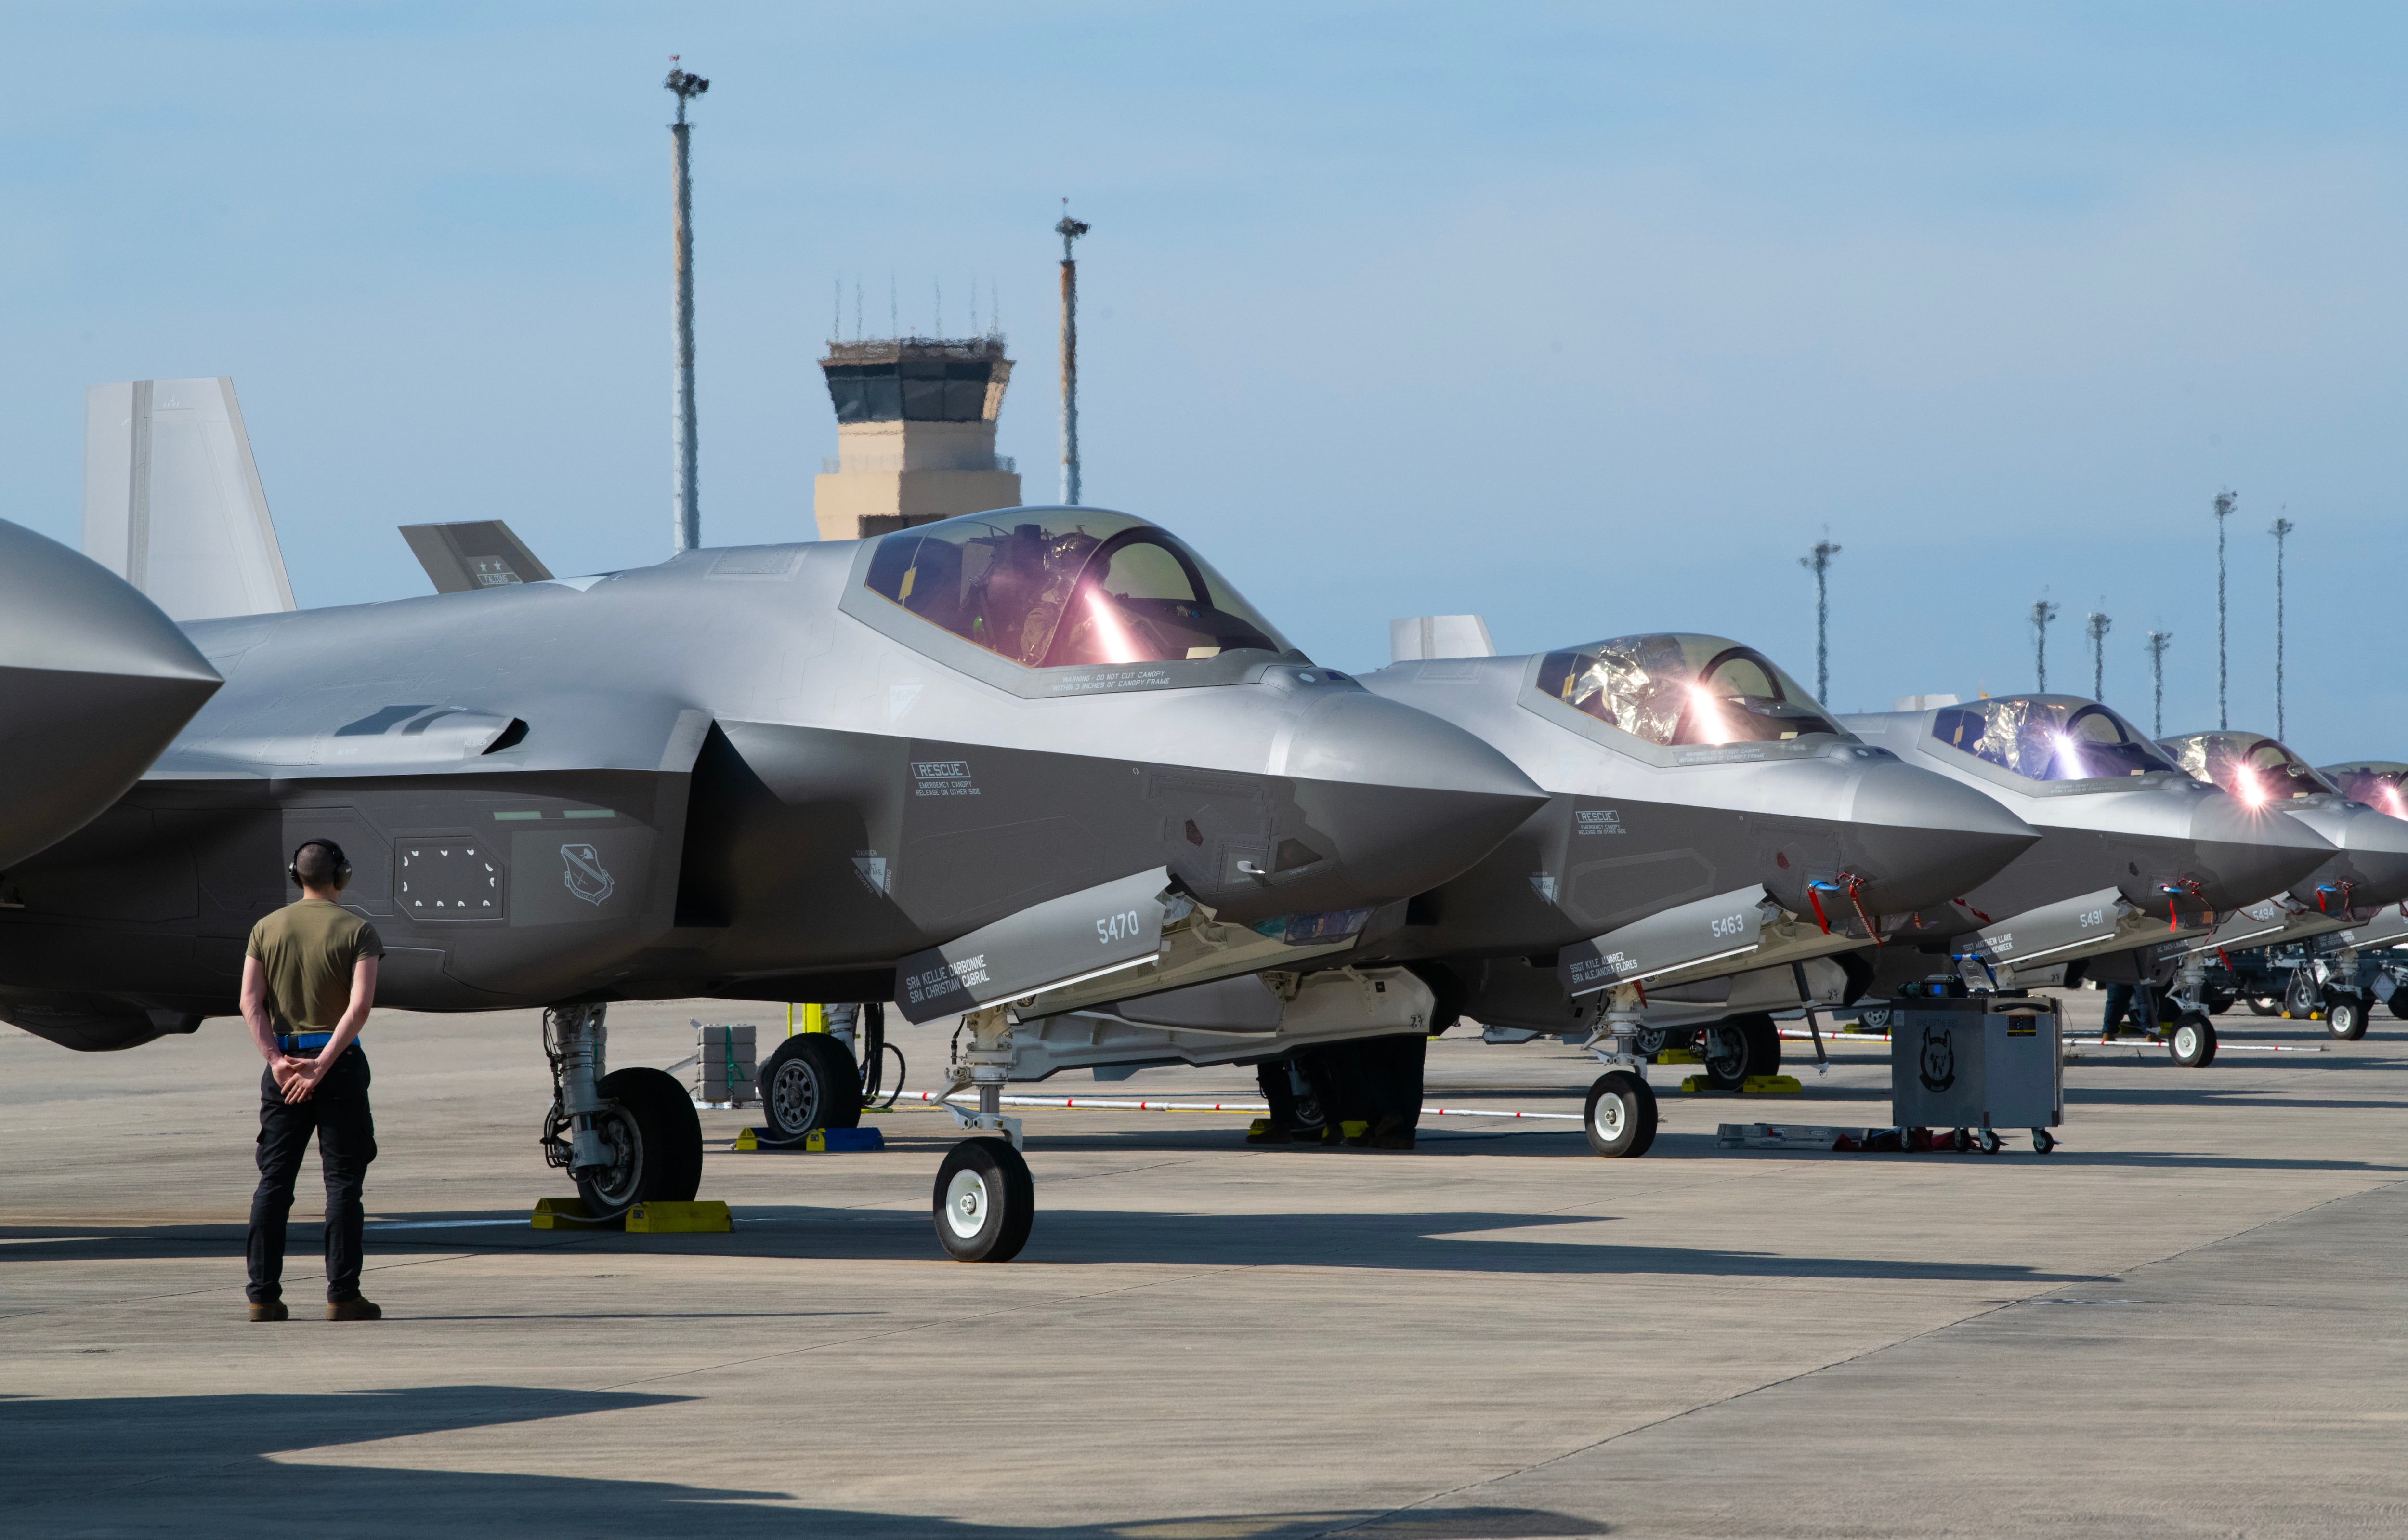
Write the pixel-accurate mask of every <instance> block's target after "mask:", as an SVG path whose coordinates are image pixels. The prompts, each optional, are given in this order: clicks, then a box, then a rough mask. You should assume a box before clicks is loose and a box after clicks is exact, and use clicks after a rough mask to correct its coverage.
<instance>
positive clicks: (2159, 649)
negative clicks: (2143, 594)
mask: <svg viewBox="0 0 2408 1540" xmlns="http://www.w3.org/2000/svg"><path fill="white" fill-rule="evenodd" d="M2173 639H2174V634H2173V633H2172V632H2171V631H2151V632H2150V633H2149V680H2150V683H2151V684H2152V685H2153V686H2154V687H2155V689H2156V700H2155V705H2154V708H2153V714H2152V715H2151V716H2150V718H2149V736H2150V737H2151V738H2163V737H2164V736H2165V735H2166V643H2167V642H2169V641H2171V640H2173Z"/></svg>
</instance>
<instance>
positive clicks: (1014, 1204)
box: [935, 1138, 1037, 1262]
mask: <svg viewBox="0 0 2408 1540" xmlns="http://www.w3.org/2000/svg"><path fill="white" fill-rule="evenodd" d="M935 1206H936V1217H937V1244H938V1245H941V1246H943V1247H944V1248H945V1253H946V1255H948V1256H950V1257H952V1258H953V1260H955V1261H957V1262H1008V1261H1010V1260H1011V1259H1013V1258H1014V1257H1017V1256H1019V1255H1020V1248H1021V1247H1022V1246H1024V1245H1027V1244H1028V1225H1029V1221H1030V1220H1032V1219H1034V1218H1035V1217H1036V1216H1037V1184H1036V1183H1035V1181H1033V1180H1032V1179H1031V1178H1030V1177H1029V1174H1028V1162H1027V1161H1025V1160H1024V1159H1021V1158H1020V1152H1019V1151H1018V1150H1016V1149H1013V1148H1012V1147H1011V1144H1010V1143H1009V1142H1008V1141H1006V1140H1002V1139H995V1138H977V1139H965V1140H963V1141H962V1142H961V1143H960V1144H955V1145H954V1146H953V1148H952V1149H950V1150H948V1151H946V1152H945V1163H944V1164H943V1165H941V1166H939V1167H938V1168H937V1190H936V1200H935Z"/></svg>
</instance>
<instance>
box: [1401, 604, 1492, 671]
mask: <svg viewBox="0 0 2408 1540" xmlns="http://www.w3.org/2000/svg"><path fill="white" fill-rule="evenodd" d="M1496 655H1497V644H1496V643H1495V642H1493V641H1491V640H1488V623H1487V622H1486V621H1484V620H1483V619H1481V618H1480V617H1479V616H1478V615H1414V616H1412V618H1410V619H1407V620H1392V621H1390V622H1388V661H1389V662H1391V663H1405V662H1409V661H1411V660H1412V659H1414V658H1419V657H1495V656H1496Z"/></svg>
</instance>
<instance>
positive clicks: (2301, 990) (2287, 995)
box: [2283, 968, 2318, 1020]
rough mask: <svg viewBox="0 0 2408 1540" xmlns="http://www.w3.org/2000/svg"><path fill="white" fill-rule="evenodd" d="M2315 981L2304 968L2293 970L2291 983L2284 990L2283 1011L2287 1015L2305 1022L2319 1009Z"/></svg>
mask: <svg viewBox="0 0 2408 1540" xmlns="http://www.w3.org/2000/svg"><path fill="white" fill-rule="evenodd" d="M2317 1003H2318V1002H2317V1000H2316V986H2315V980H2314V979H2311V978H2310V977H2308V971H2307V970H2306V969H2304V968H2294V969H2292V970H2291V982H2290V983H2289V984H2288V985H2286V986H2284V989H2283V1011H2284V1013H2285V1014H2286V1015H2290V1016H2295V1017H2298V1018H2299V1019H2300V1020H2305V1019H2306V1018H2307V1017H2308V1016H2309V1015H2311V1014H2313V1013H2314V1012H2315V1010H2316V1008H2317Z"/></svg>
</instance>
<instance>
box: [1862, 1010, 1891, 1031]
mask: <svg viewBox="0 0 2408 1540" xmlns="http://www.w3.org/2000/svg"><path fill="white" fill-rule="evenodd" d="M1889 1017H1890V1008H1889V1007H1888V1006H1886V1005H1869V1006H1867V1007H1865V1009H1863V1010H1861V1011H1859V1012H1857V1013H1856V1025H1857V1026H1859V1027H1861V1028H1863V1029H1865V1030H1866V1031H1868V1032H1886V1031H1888V1030H1889Z"/></svg>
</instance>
